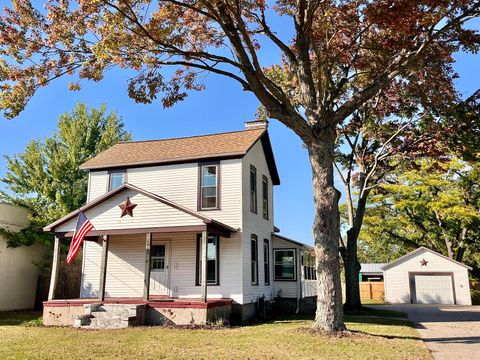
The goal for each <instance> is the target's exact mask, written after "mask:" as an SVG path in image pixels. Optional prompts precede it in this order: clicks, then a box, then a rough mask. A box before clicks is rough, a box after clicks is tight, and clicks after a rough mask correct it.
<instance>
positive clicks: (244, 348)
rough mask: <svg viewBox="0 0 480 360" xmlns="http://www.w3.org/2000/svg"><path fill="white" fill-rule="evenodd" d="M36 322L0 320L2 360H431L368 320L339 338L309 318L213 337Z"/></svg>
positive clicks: (409, 332) (405, 332)
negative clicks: (312, 328)
mask: <svg viewBox="0 0 480 360" xmlns="http://www.w3.org/2000/svg"><path fill="white" fill-rule="evenodd" d="M378 315H379V314H378ZM392 315H394V314H390V316H392ZM38 316H39V314H38V313H32V312H12V313H0V359H97V358H101V359H138V360H140V359H362V360H365V359H431V356H430V354H429V352H428V350H427V349H426V348H425V346H424V344H423V343H422V342H421V341H420V340H419V337H418V334H417V332H416V331H415V329H413V328H412V327H411V324H410V323H409V322H407V321H402V320H398V319H388V318H378V317H368V316H365V315H363V316H349V317H347V318H346V321H347V326H348V328H349V329H350V330H351V331H352V333H351V334H349V335H346V336H343V337H326V336H322V335H318V334H310V333H308V332H307V331H306V330H305V329H306V327H308V325H309V324H310V323H311V320H310V319H307V318H291V319H284V320H277V321H274V322H271V323H267V324H262V325H256V326H248V327H241V328H222V329H218V330H205V329H201V330H200V329H196V330H192V329H173V328H162V327H141V328H131V329H125V330H104V331H86V330H76V329H72V328H46V327H43V326H38V323H39V322H38V321H37V320H35V319H36V318H38ZM383 316H385V314H384V315H383Z"/></svg>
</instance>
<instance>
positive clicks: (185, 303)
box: [43, 295, 233, 309]
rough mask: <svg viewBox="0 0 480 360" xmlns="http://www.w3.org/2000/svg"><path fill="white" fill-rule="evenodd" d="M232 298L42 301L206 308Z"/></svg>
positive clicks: (54, 304)
mask: <svg viewBox="0 0 480 360" xmlns="http://www.w3.org/2000/svg"><path fill="white" fill-rule="evenodd" d="M232 302H233V300H232V299H208V300H207V302H204V301H202V300H201V299H195V298H169V297H167V296H155V295H153V296H150V298H149V299H148V301H145V300H144V299H143V298H129V297H107V298H105V300H104V301H99V300H98V299H97V298H79V299H57V300H50V301H44V302H43V306H44V307H69V306H83V305H86V304H98V303H102V304H135V305H148V306H149V307H152V308H197V309H208V308H212V307H217V306H224V305H230V304H232Z"/></svg>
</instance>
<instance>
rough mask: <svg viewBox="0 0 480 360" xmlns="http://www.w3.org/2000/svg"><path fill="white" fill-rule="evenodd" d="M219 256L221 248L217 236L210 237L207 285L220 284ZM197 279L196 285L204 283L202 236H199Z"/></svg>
mask: <svg viewBox="0 0 480 360" xmlns="http://www.w3.org/2000/svg"><path fill="white" fill-rule="evenodd" d="M219 255H220V247H219V243H218V236H217V235H209V236H208V243H207V285H218V284H219V279H218V278H219V276H218V275H219ZM196 273H197V279H196V284H197V285H200V284H201V283H202V235H201V234H198V236H197V271H196Z"/></svg>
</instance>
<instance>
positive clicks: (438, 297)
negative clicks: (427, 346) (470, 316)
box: [383, 247, 472, 305]
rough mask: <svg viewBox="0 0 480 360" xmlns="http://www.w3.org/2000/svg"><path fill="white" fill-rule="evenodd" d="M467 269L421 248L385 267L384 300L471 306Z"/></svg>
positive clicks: (456, 262) (458, 263) (465, 266)
mask: <svg viewBox="0 0 480 360" xmlns="http://www.w3.org/2000/svg"><path fill="white" fill-rule="evenodd" d="M468 270H471V268H470V267H469V266H467V265H465V264H462V263H460V262H458V261H455V260H452V259H450V258H448V257H446V256H444V255H442V254H439V253H437V252H435V251H432V250H430V249H427V248H425V247H420V248H418V249H416V250H414V251H412V252H411V253H409V254H407V255H405V256H402V257H401V258H399V259H397V260H395V261H393V262H391V263H389V264H387V265H385V266H384V267H383V274H384V282H385V301H386V302H389V303H413V304H452V305H453V304H456V305H471V304H472V300H471V297H470V284H469V281H468Z"/></svg>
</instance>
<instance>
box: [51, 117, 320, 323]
mask: <svg viewBox="0 0 480 360" xmlns="http://www.w3.org/2000/svg"><path fill="white" fill-rule="evenodd" d="M81 168H82V169H85V170H87V171H89V186H88V202H87V204H86V205H85V206H84V207H82V208H81V209H78V210H77V211H75V212H73V213H71V214H69V215H67V216H65V217H64V218H62V219H59V220H58V221H56V222H54V223H53V224H50V225H49V226H47V227H46V228H45V230H46V231H50V232H53V233H55V235H56V237H57V239H60V238H70V237H72V235H73V232H74V230H75V226H76V221H77V216H78V213H79V211H82V212H83V213H84V214H85V215H86V216H87V218H88V219H89V220H90V221H91V223H92V224H93V226H94V230H93V231H92V232H90V233H89V234H88V237H87V239H86V241H85V242H84V246H83V268H82V283H81V299H77V300H67V301H65V300H64V301H62V300H53V299H52V296H50V297H51V299H50V301H48V302H46V303H45V304H44V309H45V310H44V322H45V323H46V324H47V325H57V324H58V325H72V324H73V320H72V319H74V318H76V317H77V318H78V319H77V322H78V324H80V323H81V324H85V323H88V322H89V321H90V320H88V319H87V320H84V319H83V318H82V316H81V315H82V314H83V313H84V310H85V309H84V307H85V308H89V310H87V317H90V318H95V315H98V314H95V311H94V314H90V311H91V308H92V306H90V307H88V306H84V305H88V304H96V305H94V306H93V309H94V310H95V309H97V307H98V306H99V305H97V304H98V303H101V304H103V305H105V304H107V305H108V304H111V303H115V304H118V306H117V308H118V307H119V306H120V305H121V304H129V305H131V306H130V307H131V308H133V307H135V309H130V310H129V311H130V312H131V313H132V314H133V315H132V316H130V318H131V319H130V320H131V321H137V323H138V322H139V321H140V320H139V319H140V318H142V317H143V316H145V317H146V320H144V321H143V320H141V321H140V322H143V323H164V322H166V321H169V322H173V323H176V324H184V323H205V322H207V321H218V319H219V318H228V317H230V314H232V315H233V316H234V317H237V318H240V319H247V318H249V317H251V316H252V315H254V314H255V313H256V311H258V310H259V307H261V306H262V304H263V302H264V300H272V299H273V298H274V297H276V296H278V295H280V296H281V297H282V298H288V299H294V300H295V301H297V300H298V303H299V304H300V299H302V298H305V297H311V296H314V295H315V294H314V292H313V291H312V289H311V288H312V286H311V285H306V284H307V283H308V284H310V283H312V282H315V280H314V279H313V276H314V275H311V270H310V268H311V267H312V266H313V265H312V262H311V255H310V254H311V250H312V249H311V248H310V247H308V246H306V245H303V244H300V243H298V242H296V241H293V240H290V239H286V238H283V237H280V236H279V235H278V236H277V235H275V229H276V228H275V227H274V213H273V201H274V199H273V187H274V186H276V185H279V184H280V179H279V175H278V171H277V167H276V164H275V159H274V155H273V151H272V148H271V145H270V139H269V135H268V131H267V124H266V123H264V122H250V123H247V129H245V130H243V131H236V132H229V133H220V134H211V135H204V136H193V137H186V138H176V139H166V140H156V141H137V142H124V143H120V144H117V145H114V146H112V147H111V148H109V149H108V150H106V151H105V152H103V153H101V154H99V155H98V156H96V157H95V158H93V159H91V160H89V161H87V162H86V163H85V164H83V165H82V166H81ZM57 243H58V240H57ZM57 254H58V252H57ZM57 258H58V257H57ZM302 259H304V264H303V265H305V266H303V265H302ZM56 272H57V270H56V268H55V267H54V269H53V271H52V288H51V292H50V293H51V295H52V294H53V290H54V286H55V279H56V276H57V274H56ZM313 288H314V287H313ZM132 304H133V305H135V306H132ZM105 306H106V305H105ZM105 306H104V307H103V308H102V310H108V309H107V308H108V306H107V307H105ZM143 308H146V310H145V314H143V313H142V314H140V312H139V311H140V310H138V309H143ZM52 309H53V310H52ZM125 311H126V310H125ZM142 311H143V310H142ZM125 314H126V312H125ZM97 317H98V316H97ZM124 317H128V316H126V315H125V316H124ZM133 318H135V319H133ZM94 322H95V323H98V322H99V321H94ZM125 324H126V323H125ZM97 325H98V324H97Z"/></svg>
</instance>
